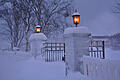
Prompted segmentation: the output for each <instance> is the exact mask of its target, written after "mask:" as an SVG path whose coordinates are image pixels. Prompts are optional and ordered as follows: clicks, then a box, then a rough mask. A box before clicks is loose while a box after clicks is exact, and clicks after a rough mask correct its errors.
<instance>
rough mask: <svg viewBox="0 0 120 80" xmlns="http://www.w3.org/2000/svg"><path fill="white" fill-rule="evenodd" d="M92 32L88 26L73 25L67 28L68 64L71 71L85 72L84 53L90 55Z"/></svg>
mask: <svg viewBox="0 0 120 80" xmlns="http://www.w3.org/2000/svg"><path fill="white" fill-rule="evenodd" d="M90 35H91V33H90V32H89V30H88V29H87V28H86V27H81V26H80V27H71V28H67V29H65V32H64V40H65V51H66V53H65V54H66V58H65V61H66V64H67V66H68V68H69V70H71V71H79V72H81V73H82V74H83V61H82V57H83V55H89V41H90Z"/></svg>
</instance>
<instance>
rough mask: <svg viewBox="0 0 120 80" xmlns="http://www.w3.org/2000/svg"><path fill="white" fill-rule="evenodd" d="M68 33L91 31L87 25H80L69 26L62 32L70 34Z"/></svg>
mask: <svg viewBox="0 0 120 80" xmlns="http://www.w3.org/2000/svg"><path fill="white" fill-rule="evenodd" d="M70 33H91V32H90V31H89V30H88V28H87V27H84V26H80V27H70V28H67V29H65V32H64V34H70Z"/></svg>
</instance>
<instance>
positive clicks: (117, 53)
mask: <svg viewBox="0 0 120 80" xmlns="http://www.w3.org/2000/svg"><path fill="white" fill-rule="evenodd" d="M105 58H106V59H110V60H111V59H112V60H120V50H112V49H110V48H106V49H105Z"/></svg>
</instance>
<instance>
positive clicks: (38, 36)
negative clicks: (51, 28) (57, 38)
mask: <svg viewBox="0 0 120 80" xmlns="http://www.w3.org/2000/svg"><path fill="white" fill-rule="evenodd" d="M32 40H47V37H46V36H45V35H44V34H43V33H34V34H32V35H31V36H30V41H32Z"/></svg>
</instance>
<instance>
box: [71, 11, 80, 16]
mask: <svg viewBox="0 0 120 80" xmlns="http://www.w3.org/2000/svg"><path fill="white" fill-rule="evenodd" d="M74 15H80V13H79V12H75V13H73V14H72V16H74Z"/></svg>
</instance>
